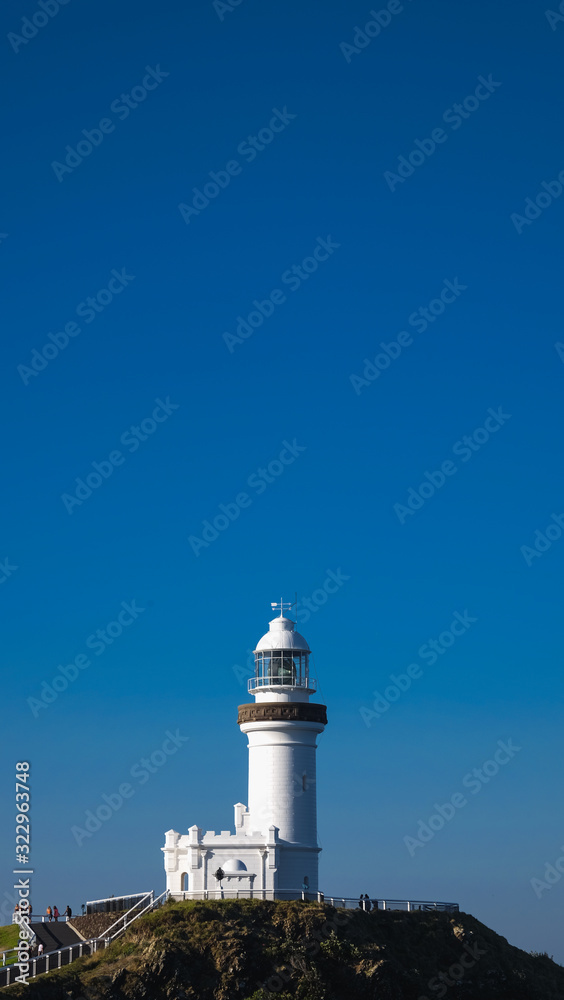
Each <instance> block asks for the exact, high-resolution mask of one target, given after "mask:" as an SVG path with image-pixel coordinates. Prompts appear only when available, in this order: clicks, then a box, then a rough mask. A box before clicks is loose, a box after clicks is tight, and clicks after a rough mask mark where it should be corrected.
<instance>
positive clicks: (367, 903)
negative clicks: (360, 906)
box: [364, 894, 372, 913]
mask: <svg viewBox="0 0 564 1000" xmlns="http://www.w3.org/2000/svg"><path fill="white" fill-rule="evenodd" d="M364 909H365V910H366V912H367V913H370V910H371V909H372V903H371V902H370V898H369V896H368V894H367V895H366V896H365V897H364Z"/></svg>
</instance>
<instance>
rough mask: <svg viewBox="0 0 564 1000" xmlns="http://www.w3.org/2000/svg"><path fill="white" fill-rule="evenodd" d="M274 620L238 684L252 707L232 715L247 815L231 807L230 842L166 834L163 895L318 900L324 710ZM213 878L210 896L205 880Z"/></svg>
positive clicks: (299, 652)
mask: <svg viewBox="0 0 564 1000" xmlns="http://www.w3.org/2000/svg"><path fill="white" fill-rule="evenodd" d="M273 607H276V608H279V609H280V615H279V616H278V617H277V618H274V619H273V620H272V621H271V622H270V625H269V630H268V632H267V633H266V634H265V635H263V637H262V639H260V641H259V642H258V643H257V647H256V649H255V651H254V657H255V674H254V677H251V678H250V680H249V682H248V689H249V693H250V694H251V695H253V697H254V699H255V700H254V702H252V703H251V704H245V705H240V706H239V716H238V720H237V721H238V724H239V725H240V727H241V731H242V732H243V733H245V734H246V735H247V737H248V741H249V797H248V803H249V804H248V806H245V805H243V804H242V803H241V802H238V803H237V804H236V805H235V807H234V808H235V833H234V834H232V833H230V832H229V831H221V833H220V834H216V833H215V832H214V831H210V832H207V833H203V832H202V830H201V829H200V828H199V827H198V826H192V827H190V829H189V830H188V834H187V835H180V834H178V833H176V831H174V830H169V831H168V833H167V834H166V843H165V847H164V848H163V851H164V855H165V870H166V873H167V888H168V889H169V890H170V891H171V893H172V894H173V895H174V896H176V897H177V898H183V897H184V898H194V897H195V898H198V897H200V898H201V897H203V896H204V897H205V896H212V895H216V894H219V893H220V892H222V893H223V894H224V895H227V894H231V892H232V891H236V892H238V894H239V895H249V896H251V895H252V896H257V897H267V898H276V897H279V898H291V897H292V896H300V895H301V894H302V892H303V891H306V892H310V893H317V892H318V861H319V853H320V850H321V848H320V847H319V846H318V843H317V794H316V760H315V755H316V748H317V742H316V741H317V737H318V736H319V734H320V733H322V732H323V730H324V728H325V726H326V724H327V713H326V707H325V705H319V704H316V703H313V702H310V700H309V699H310V696H311V695H312V694H314V692H315V681H314V680H313V678H311V677H310V673H309V666H310V664H309V658H310V655H311V651H310V648H309V646H308V644H307V642H306V640H305V639H304V638H303V636H301V635H300V634H299V633H298V632H296V630H295V623H294V622H293V621H292V620H291V619H290V618H286V617H285V615H284V609H285V608H286V607H290V606H289V605H285V604H283V603H282V602H281V603H280V604H279V605H273ZM218 869H221V871H222V872H223V879H222V880H221V886H222V888H221V889H218V881H219V880H218V879H216V877H215V872H216V871H218Z"/></svg>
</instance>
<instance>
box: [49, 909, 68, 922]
mask: <svg viewBox="0 0 564 1000" xmlns="http://www.w3.org/2000/svg"><path fill="white" fill-rule="evenodd" d="M45 912H46V914H47V917H48V918H49V923H51V921H52V920H55V922H56V921H57V920H58V919H59V917H60V916H61V914H60V913H59V911H58V909H57V907H56V906H53V907H51V906H48V907H47V909H46V911H45ZM63 916H65V917H66V918H67V920H70V918H71V917H72V910H71V908H70V906H67V908H66V910H65V912H64V914H63Z"/></svg>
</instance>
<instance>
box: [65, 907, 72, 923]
mask: <svg viewBox="0 0 564 1000" xmlns="http://www.w3.org/2000/svg"><path fill="white" fill-rule="evenodd" d="M65 917H66V918H67V920H70V918H71V917H72V910H71V908H70V906H67V908H66V910H65Z"/></svg>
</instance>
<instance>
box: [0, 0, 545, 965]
mask: <svg viewBox="0 0 564 1000" xmlns="http://www.w3.org/2000/svg"><path fill="white" fill-rule="evenodd" d="M55 6H56V5H55ZM216 6H217V5H216ZM47 7H49V9H50V10H51V12H53V7H54V4H53V2H52V0H51V2H50V4H49V3H47ZM400 7H401V9H399V8H400ZM373 9H374V10H375V11H376V13H379V12H380V11H381V10H386V7H385V6H383V7H380V6H379V5H376V7H375V8H373ZM41 10H42V8H41V7H40V6H38V5H37V3H35V2H34V0H25V2H21V0H17V2H16V0H6V2H5V3H4V4H3V5H2V10H1V12H0V22H1V31H0V36H1V37H2V39H3V41H2V44H3V46H4V55H3V59H2V60H1V68H0V75H1V78H2V92H3V94H4V98H5V100H4V101H3V107H4V111H3V117H4V150H5V152H4V184H3V195H4V197H3V207H2V213H1V218H0V229H1V231H2V235H1V239H0V263H1V266H2V269H3V272H4V289H5V291H4V305H3V313H4V322H3V324H2V330H3V332H2V345H3V347H2V351H3V363H2V365H1V367H0V384H1V389H2V391H1V396H0V406H1V408H2V416H3V421H2V425H3V428H4V433H3V448H4V462H3V470H4V490H3V500H4V515H3V519H2V534H1V543H0V559H2V560H4V561H3V563H2V567H3V569H2V579H3V582H2V584H1V586H0V603H1V607H2V621H3V625H2V663H3V685H2V723H3V724H2V744H3V754H2V760H3V765H2V776H1V779H0V796H1V806H2V808H1V814H2V823H1V827H0V842H1V847H2V859H3V861H2V869H1V882H2V892H3V893H4V895H3V896H2V902H3V903H5V908H4V917H3V919H2V922H3V923H6V922H7V920H8V919H9V917H8V915H7V914H9V911H10V910H11V908H12V907H11V905H10V902H9V900H10V898H11V897H10V893H11V885H12V878H13V877H12V874H11V872H12V868H13V858H14V846H13V842H14V828H13V821H14V787H13V778H14V774H15V771H14V766H15V762H16V761H17V760H29V761H31V765H32V772H31V773H32V779H31V780H32V809H31V816H32V821H33V864H34V869H35V872H36V874H35V876H34V880H35V881H34V895H33V903H34V907H35V909H36V910H44V909H45V907H46V906H47V904H51V905H53V904H54V903H56V904H57V905H58V907H59V908H60V909H64V907H65V906H66V905H67V903H70V905H71V906H72V908H73V909H79V908H80V904H81V903H82V902H84V901H85V900H86V899H92V898H97V897H102V896H105V895H109V894H110V893H114V894H120V893H131V892H136V891H139V890H145V889H151V888H154V889H155V890H156V891H157V890H158V891H161V890H162V889H163V888H164V872H163V867H162V855H161V852H160V848H161V846H162V845H163V843H164V832H165V830H167V829H169V828H170V827H174V828H175V829H177V830H180V831H185V830H186V829H187V827H189V826H191V825H192V824H193V823H197V824H198V825H199V826H201V827H203V828H204V829H211V830H213V829H216V830H217V831H219V830H221V829H228V828H231V827H232V825H233V810H232V806H233V804H234V803H235V802H238V801H243V802H245V801H246V794H247V792H246V785H247V774H246V768H247V751H246V741H245V739H244V738H243V737H242V736H241V734H240V733H239V732H238V728H237V725H236V717H237V715H236V713H237V705H238V704H239V703H242V702H245V701H246V700H247V694H246V681H245V678H246V676H247V673H248V671H247V661H248V651H249V650H251V649H252V648H253V647H254V645H255V643H256V642H257V640H258V639H259V638H260V636H261V635H262V634H263V632H265V631H266V628H267V622H268V620H269V618H270V617H271V614H270V602H271V601H275V600H278V599H279V597H280V595H283V596H284V599H286V600H292V599H293V595H294V593H295V592H297V593H298V599H299V600H300V602H301V603H300V605H299V608H298V612H299V616H300V630H301V631H302V632H303V634H304V635H305V636H306V638H307V639H308V641H309V643H310V645H311V648H312V649H313V651H314V654H315V661H316V668H317V674H318V678H319V684H320V700H323V701H324V702H325V703H326V704H327V706H328V716H329V725H328V727H327V730H326V733H325V734H324V735H323V737H322V738H321V739H320V745H319V750H318V769H319V776H318V803H319V836H320V842H321V844H322V846H323V854H322V861H321V885H322V888H323V889H324V891H325V892H326V893H327V894H329V895H330V894H333V893H339V894H344V895H350V896H354V895H358V894H359V893H360V892H368V893H370V894H371V895H374V896H381V897H382V896H384V897H385V896H388V897H396V898H410V897H411V898H416V899H439V900H454V901H457V902H459V903H460V905H461V908H462V909H464V910H467V911H469V912H471V913H473V914H475V915H476V916H477V917H478V918H479V919H480V920H483V921H484V922H485V923H487V924H488V925H490V926H491V927H493V928H494V929H495V930H497V931H498V932H500V933H502V934H503V935H505V936H506V937H507V938H508V939H509V941H510V942H512V943H514V944H516V945H519V946H520V947H522V948H525V949H527V950H530V949H535V950H538V951H544V950H547V951H548V953H549V954H554V956H555V958H556V959H557V960H559V961H562V960H563V959H564V952H563V950H562V942H561V932H560V929H559V917H560V914H561V911H562V905H563V902H564V878H562V879H559V880H558V881H554V884H553V885H552V887H551V888H548V887H547V888H545V889H542V888H540V889H538V891H537V892H535V890H534V886H533V885H532V884H531V880H532V879H539V880H543V879H544V875H545V866H546V864H547V863H549V864H550V865H554V863H555V862H556V861H557V860H558V859H559V858H560V857H561V856H562V855H563V854H564V848H563V846H562V845H563V844H564V826H563V824H562V805H561V769H562V764H561V762H562V722H561V704H562V667H561V664H562V588H561V580H562V567H563V565H564V537H559V533H560V531H561V528H560V527H559V525H558V523H557V520H553V519H552V515H553V514H554V515H557V517H558V516H559V515H562V514H564V489H563V478H562V461H561V452H562V445H561V442H562V393H563V387H564V365H563V363H562V358H563V357H564V348H562V349H561V353H562V356H561V354H560V353H559V349H558V348H557V346H555V345H557V344H558V343H559V342H560V341H561V340H564V333H563V330H562V304H561V288H562V224H563V220H564V194H563V195H562V196H561V195H560V194H559V187H561V181H559V180H558V175H559V173H560V172H561V171H562V170H564V149H563V144H562V140H561V133H562V130H561V124H560V123H561V120H562V111H563V103H564V102H563V96H562V95H563V89H562V69H561V68H562V59H563V55H564V22H562V23H560V22H558V21H556V22H554V23H553V24H552V25H551V24H550V23H549V20H548V19H547V17H546V15H545V5H544V4H541V3H539V2H533V0H531V2H522V0H519V2H517V3H513V4H507V3H506V4H497V5H496V4H491V3H485V2H483V0H475V2H472V3H470V2H464V3H457V4H453V3H450V2H447V0H427V2H425V3H424V2H423V0H405V2H404V3H403V5H402V4H399V3H394V2H392V3H391V4H390V5H389V10H388V13H386V14H379V18H380V22H381V23H380V24H378V23H377V22H373V17H372V15H371V14H370V5H369V4H366V5H364V4H361V3H353V4H351V3H345V2H344V0H328V2H327V3H324V4H322V5H321V4H305V5H304V4H302V3H298V2H297V0H289V2H287V3H285V4H259V3H258V0H242V2H240V3H239V5H238V6H233V8H232V9H231V10H229V11H226V10H222V9H221V7H218V9H215V8H214V5H213V4H212V2H211V0H196V2H194V3H191V4H185V3H180V2H178V0H161V2H160V3H159V4H157V5H155V4H152V3H151V4H149V3H146V2H139V0H136V2H135V3H134V2H132V0H122V2H120V3H110V2H108V0H100V2H97V3H93V2H91V0H90V2H89V0H86V2H79V0H70V2H68V3H67V4H64V5H62V6H61V7H60V9H59V10H58V12H56V13H54V14H53V16H51V15H49V14H47V15H45V16H39V17H37V16H36V15H37V13H38V12H40V11H41ZM33 17H35V21H36V24H38V25H39V26H37V27H35V26H34V23H33V21H32V20H30V21H29V22H27V23H28V25H31V27H29V26H28V27H27V28H25V31H26V33H27V35H28V36H29V37H28V39H27V40H25V41H22V40H20V41H18V40H17V38H18V36H20V38H21V37H23V36H21V32H22V19H23V18H30V19H31V18H33ZM45 17H48V21H47V23H45V24H43V21H44V19H45ZM371 21H372V24H370V25H369V26H368V34H366V33H364V27H365V26H366V25H367V22H371ZM388 22H389V23H388ZM378 28H379V31H377V29H378ZM34 31H35V34H34ZM359 31H360V33H359ZM9 36H10V37H9ZM14 39H15V40H14ZM355 39H356V43H358V44H355ZM353 46H354V48H353ZM355 49H356V51H355ZM484 81H485V83H484ZM456 105H458V106H459V110H457V109H456V107H455V106H456ZM271 123H272V128H271ZM264 130H266V131H264ZM255 137H256V138H255ZM80 144H81V145H80ZM77 146H78V151H77ZM402 157H403V159H401V158H402ZM398 171H399V172H398ZM402 173H403V177H402V176H401V174H402ZM214 176H215V179H214ZM562 179H564V175H562V177H561V180H562ZM543 182H545V186H543ZM209 185H211V186H209ZM539 195H540V198H538V196H539ZM537 198H538V201H536V199H537ZM195 199H196V200H195ZM527 199H530V200H529V201H527ZM180 206H184V207H183V208H180ZM525 209H527V212H528V215H529V218H527V217H526V216H525V214H524V213H525ZM314 252H315V253H316V254H317V256H314ZM302 262H304V263H303V264H302ZM452 289H454V291H453V290H452ZM441 294H442V295H443V298H442V299H441ZM89 299H90V300H91V301H90V302H89V301H88V300H89ZM257 303H258V304H257ZM261 310H262V312H261ZM250 314H251V315H250ZM238 330H239V332H237V331H238ZM50 335H52V336H50ZM226 335H227V336H226ZM382 344H384V345H386V346H385V347H382V346H381V345H382ZM377 356H378V357H377ZM33 366H34V367H33ZM490 411H493V412H494V413H495V414H498V417H497V418H494V417H493V416H492V415H491V413H490ZM465 437H466V438H467V439H469V440H466V441H465V440H464V439H465ZM288 446H290V447H289V448H288ZM281 456H282V457H281ZM260 470H263V471H260ZM85 483H86V484H85ZM88 483H90V485H88ZM81 484H82V485H81ZM421 486H422V489H421V490H420V487H421ZM77 491H78V492H77ZM242 495H243V496H242ZM78 501H80V502H78ZM408 501H410V503H411V507H409V506H408ZM221 505H223V509H222V507H221ZM214 520H215V522H216V524H215V527H214V523H213V522H214ZM204 522H209V526H208V527H207V528H205V526H204ZM562 524H564V518H563V519H562ZM549 525H552V527H551V528H550V531H549V536H548V538H547V536H546V534H545V530H546V528H547V526H549ZM204 530H205V531H206V535H205V536H204V535H203V534H202V533H203V531H204ZM214 535H217V537H214ZM204 543H205V544H204ZM535 544H536V546H537V548H535ZM524 547H525V548H524ZM527 547H528V548H527ZM541 550H544V551H541ZM13 567H17V568H13ZM329 571H331V572H332V573H333V574H334V576H335V577H337V581H338V583H336V582H335V580H334V578H331V577H330V576H328V573H329ZM327 581H329V585H327ZM331 590H332V591H333V592H332V593H330V591H331ZM308 601H309V604H310V610H309V611H308V605H307V602H308ZM132 603H133V613H131V610H130V611H129V612H128V611H126V610H125V608H124V607H123V605H124V604H125V605H129V606H130V608H131V605H132ZM137 609H142V610H137ZM455 613H458V614H459V616H460V618H461V619H463V621H464V622H465V624H464V625H462V624H461V623H460V618H458V619H457V618H455ZM119 615H121V625H117V626H115V625H114V626H111V627H110V632H109V633H108V632H106V631H105V630H106V626H108V624H109V623H111V622H116V620H118V616H119ZM470 619H472V620H471V621H470ZM453 621H455V622H457V626H456V630H455V631H458V632H459V633H460V634H459V635H454V634H453V633H452V632H451V631H450V626H451V623H452V622H453ZM120 629H122V631H121V634H117V633H118V632H119V631H120ZM98 630H101V631H102V633H103V636H105V638H102V637H100V636H97V635H96V633H97V632H98ZM112 632H113V633H114V637H113V638H112V635H111V633H112ZM441 636H442V638H439V637H441ZM431 640H433V641H436V642H438V647H435V650H434V651H433V647H432V646H430V645H429V643H430V641H431ZM77 657H78V658H79V660H78V665H77V664H76V662H75V661H76V658H77ZM71 664H74V666H72V667H70V668H69V665H71ZM60 665H62V666H63V667H64V668H66V671H67V687H66V689H65V690H63V687H64V677H63V674H62V673H61V670H60V669H59V666H60ZM410 667H411V674H408V673H407V671H408V668H410ZM392 674H394V675H395V676H396V678H398V677H399V681H398V683H399V687H398V686H395V687H394V682H393V681H392V680H391V679H390V678H391V675H392ZM399 675H404V677H400V676H399ZM54 677H58V678H59V681H58V682H57V686H58V688H59V691H58V692H57V691H53V689H52V687H51V682H52V680H53V678H54ZM408 681H409V687H408V686H407V685H408ZM402 685H403V687H404V688H405V690H401V687H402ZM386 690H388V694H389V695H390V699H387V698H386ZM49 691H51V695H50V694H49ZM54 695H56V697H54ZM377 695H379V696H381V697H382V698H386V701H385V703H384V702H382V701H381V700H378V699H377ZM42 696H43V700H42V701H41V702H40V699H41V698H42ZM49 699H50V703H49V704H48V703H47V702H48V700H49ZM375 699H376V706H375V705H374V702H375ZM378 705H379V706H380V709H378V708H377V706H378ZM167 730H170V731H171V732H172V733H173V734H175V733H176V731H177V730H178V733H179V737H177V739H178V744H179V745H178V746H177V748H176V752H175V753H174V754H169V756H167V757H166V761H165V762H164V763H162V764H161V765H159V766H158V767H156V768H154V769H153V770H154V772H155V773H152V774H151V773H149V772H148V771H144V768H143V765H141V764H139V762H140V761H141V759H142V758H147V757H149V758H150V756H151V754H153V753H155V751H159V750H160V748H161V747H162V744H163V742H164V741H165V740H166V739H167V736H166V733H167ZM181 736H182V737H188V739H187V740H186V741H185V742H182V741H181V740H180V737H181ZM499 741H502V742H504V743H506V744H507V743H508V742H509V741H512V743H511V744H510V745H511V746H514V747H519V748H520V749H519V750H518V751H517V750H516V751H514V752H513V755H512V756H509V755H507V754H505V755H504V754H503V753H501V754H499V755H498V756H499V759H500V760H503V761H505V763H501V764H498V765H495V764H494V765H493V766H492V765H488V770H489V771H491V772H493V771H494V770H495V768H496V767H497V768H498V770H497V773H492V774H491V776H490V777H487V775H486V774H485V773H484V772H483V771H481V774H482V775H483V777H484V778H485V779H486V780H482V779H481V778H480V779H476V778H475V777H474V779H472V772H473V771H474V769H478V770H480V769H481V768H482V765H483V764H484V762H486V761H489V760H490V761H491V760H492V759H493V758H494V754H495V753H496V752H498V750H499V746H498V744H499ZM168 746H169V748H170V744H168ZM162 756H163V755H162V754H157V757H156V759H158V760H160V759H161V757H162ZM132 770H133V772H134V773H133V775H132ZM469 774H470V778H467V776H468V775H469ZM476 781H477V787H476ZM123 783H129V784H131V787H132V788H133V790H134V794H132V795H131V797H130V798H129V799H127V800H126V801H124V803H123V805H122V806H121V808H120V809H118V810H117V811H115V812H113V813H112V815H111V817H110V818H109V819H108V820H107V821H105V822H104V823H103V824H102V826H101V828H100V829H99V830H98V831H96V832H94V833H92V835H91V836H90V837H87V838H84V839H82V841H81V843H80V844H79V843H78V842H77V837H76V836H73V833H72V828H73V827H84V821H85V814H86V813H87V811H88V810H92V811H95V810H96V809H97V808H98V807H99V806H100V805H101V804H102V803H103V802H104V799H103V795H106V796H112V795H114V794H115V793H116V792H117V790H118V788H119V786H120V784H123ZM457 793H460V796H459V797H458V798H456V802H458V803H460V802H461V799H462V798H464V800H465V805H463V806H462V805H459V806H458V807H456V809H455V813H454V815H453V816H452V818H450V819H448V820H446V821H445V823H444V826H443V827H442V829H437V831H436V832H435V833H434V835H433V837H432V838H428V842H427V843H423V842H421V843H420V845H419V846H416V847H413V844H412V842H411V841H409V840H407V841H406V838H414V839H417V835H418V830H423V832H424V830H425V828H422V827H420V825H419V824H420V821H422V822H423V823H424V824H427V821H428V820H429V818H430V817H432V816H433V815H434V814H436V805H435V804H438V805H439V806H443V805H444V804H445V803H448V802H450V801H451V800H452V797H453V796H455V797H456V796H457ZM113 801H116V800H115V799H114V800H113ZM452 808H454V807H452ZM445 812H446V814H449V815H450V810H449V809H448V808H447V809H446V810H445ZM434 823H435V826H437V827H438V826H439V825H440V823H439V822H438V821H436V820H435V821H434ZM410 844H411V847H412V849H411V850H410V849H409V845H410ZM555 871H556V869H555ZM553 879H554V876H553ZM537 888H538V886H537Z"/></svg>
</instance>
